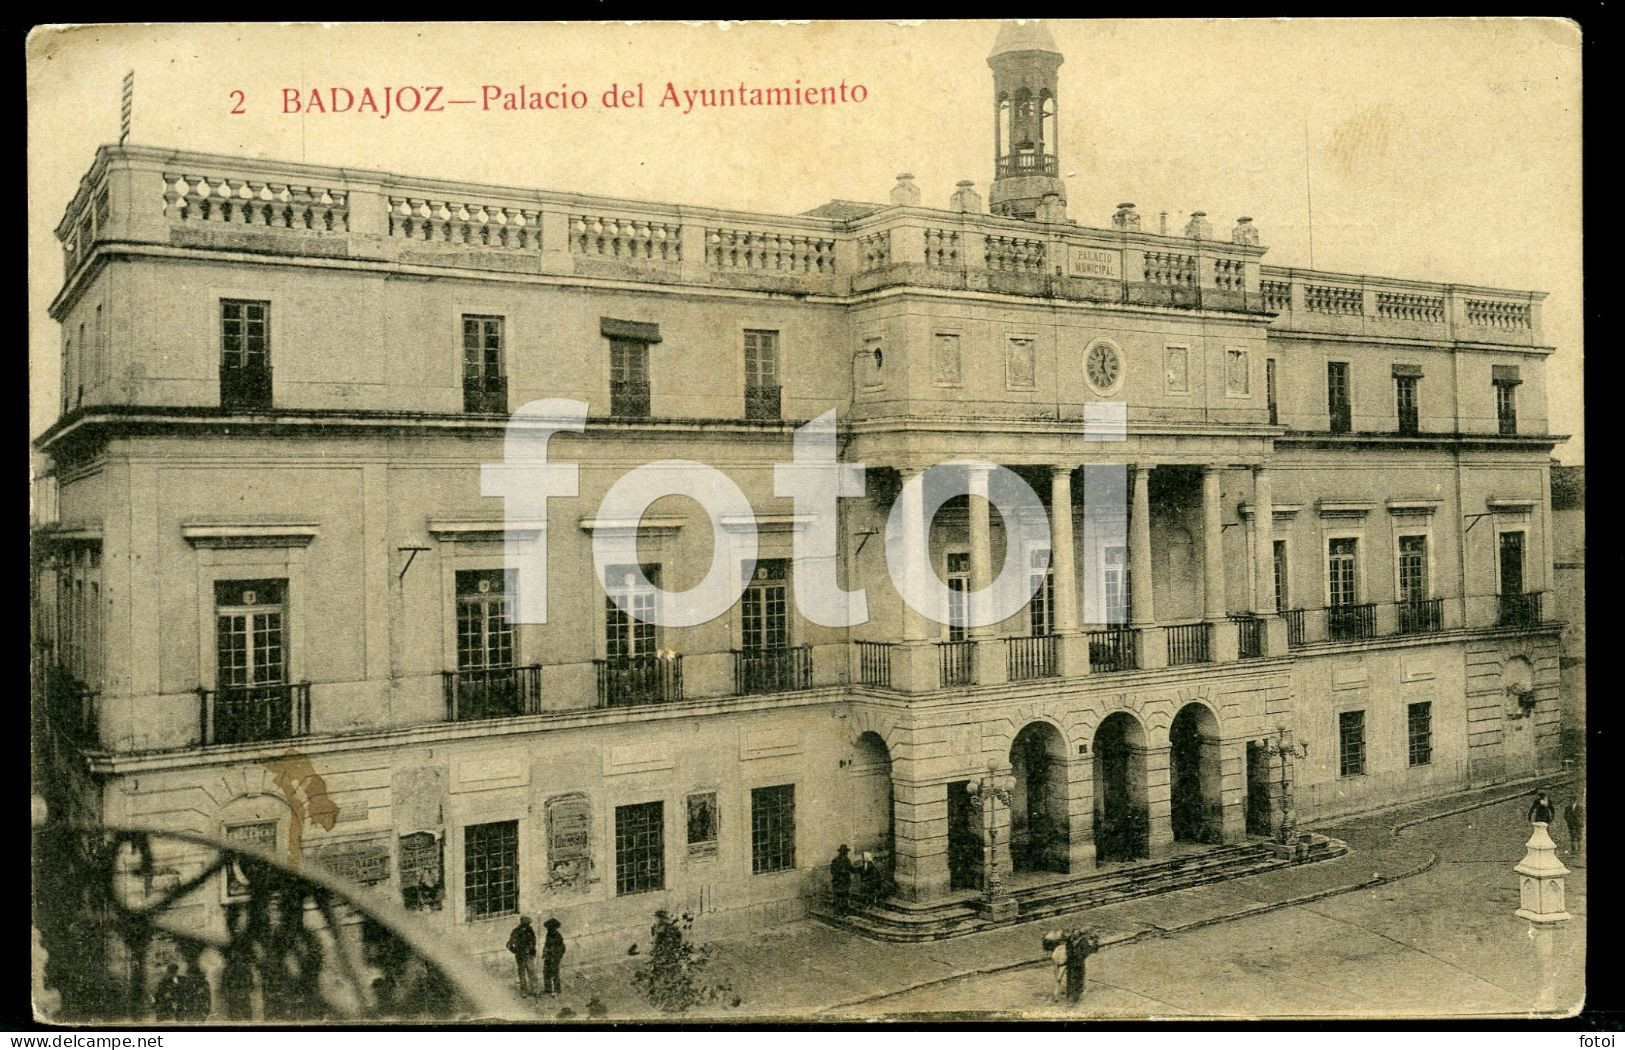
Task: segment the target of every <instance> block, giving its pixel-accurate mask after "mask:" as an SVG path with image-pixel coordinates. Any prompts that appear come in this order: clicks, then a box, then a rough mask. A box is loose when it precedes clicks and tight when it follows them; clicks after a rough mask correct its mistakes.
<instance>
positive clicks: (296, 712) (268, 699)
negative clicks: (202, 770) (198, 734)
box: [197, 682, 310, 744]
mask: <svg viewBox="0 0 1625 1050" xmlns="http://www.w3.org/2000/svg"><path fill="white" fill-rule="evenodd" d="M197 693H198V724H199V725H200V726H201V728H202V738H203V743H204V744H255V743H261V742H263V741H268V740H292V739H293V738H295V737H301V736H304V735H306V734H307V733H309V732H310V683H309V682H297V683H291V684H288V685H255V686H237V687H227V688H223V689H199V690H198V691H197Z"/></svg>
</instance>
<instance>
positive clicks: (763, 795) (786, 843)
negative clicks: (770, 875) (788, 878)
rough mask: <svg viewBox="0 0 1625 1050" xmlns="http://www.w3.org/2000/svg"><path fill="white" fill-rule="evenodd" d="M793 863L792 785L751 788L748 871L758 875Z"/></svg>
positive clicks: (794, 820)
mask: <svg viewBox="0 0 1625 1050" xmlns="http://www.w3.org/2000/svg"><path fill="white" fill-rule="evenodd" d="M795 866H796V786H795V785H794V784H781V785H779V786H778V787H762V788H753V789H752V790H751V793H750V870H751V872H752V874H756V875H760V874H762V873H764V872H769V871H788V870H789V869H791V868H793V867H795Z"/></svg>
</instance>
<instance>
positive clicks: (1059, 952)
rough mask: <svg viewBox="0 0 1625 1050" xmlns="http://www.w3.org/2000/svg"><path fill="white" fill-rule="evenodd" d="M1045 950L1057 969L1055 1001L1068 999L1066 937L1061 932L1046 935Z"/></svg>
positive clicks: (1053, 931)
mask: <svg viewBox="0 0 1625 1050" xmlns="http://www.w3.org/2000/svg"><path fill="white" fill-rule="evenodd" d="M1043 943H1044V950H1045V951H1047V952H1049V960H1050V963H1051V965H1052V966H1053V967H1054V969H1055V974H1054V977H1055V1001H1056V1002H1060V1001H1061V1000H1062V999H1065V998H1066V935H1065V934H1064V933H1062V932H1061V931H1060V930H1051V931H1050V932H1049V933H1046V934H1044V942H1043Z"/></svg>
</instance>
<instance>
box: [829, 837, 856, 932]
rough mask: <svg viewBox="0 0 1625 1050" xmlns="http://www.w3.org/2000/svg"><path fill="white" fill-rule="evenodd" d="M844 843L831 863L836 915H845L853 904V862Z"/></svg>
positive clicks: (831, 887) (830, 875)
mask: <svg viewBox="0 0 1625 1050" xmlns="http://www.w3.org/2000/svg"><path fill="white" fill-rule="evenodd" d="M848 852H850V851H849V850H848V849H847V848H846V846H845V844H844V843H843V844H842V846H841V848H840V849H838V850H836V851H835V859H834V860H832V861H830V862H829V888H830V891H831V892H832V893H833V894H834V896H835V914H836V915H845V914H846V913H847V911H848V910H849V909H850V907H851V902H852V860H851V858H850V857H848V856H847V853H848Z"/></svg>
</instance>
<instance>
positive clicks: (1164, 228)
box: [1157, 211, 1168, 237]
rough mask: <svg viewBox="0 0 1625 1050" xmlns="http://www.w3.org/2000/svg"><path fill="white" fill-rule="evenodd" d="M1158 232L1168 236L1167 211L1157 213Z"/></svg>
mask: <svg viewBox="0 0 1625 1050" xmlns="http://www.w3.org/2000/svg"><path fill="white" fill-rule="evenodd" d="M1157 232H1158V233H1160V234H1162V235H1163V236H1164V237H1166V236H1168V213H1167V212H1165V211H1164V212H1158V213H1157Z"/></svg>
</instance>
